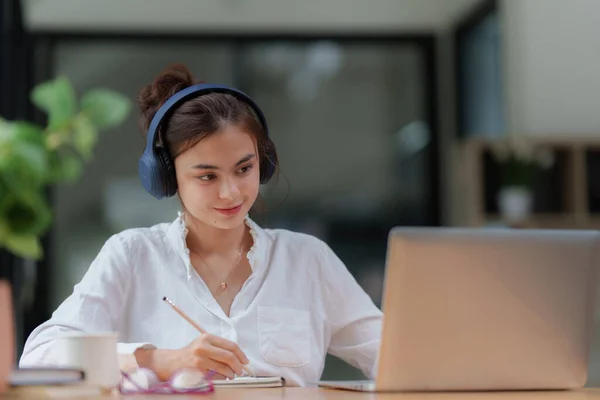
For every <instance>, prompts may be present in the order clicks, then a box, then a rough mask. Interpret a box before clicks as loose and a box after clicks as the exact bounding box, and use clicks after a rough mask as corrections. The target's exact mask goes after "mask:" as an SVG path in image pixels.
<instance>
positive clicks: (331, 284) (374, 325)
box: [322, 244, 383, 379]
mask: <svg viewBox="0 0 600 400" xmlns="http://www.w3.org/2000/svg"><path fill="white" fill-rule="evenodd" d="M322 253H323V254H322V257H323V263H322V276H323V278H324V279H323V286H322V287H323V296H324V299H323V300H324V305H325V309H326V315H327V319H328V323H329V328H330V332H331V338H330V343H329V348H328V352H329V353H330V354H332V355H334V356H336V357H339V358H341V359H342V360H344V361H346V362H347V363H349V364H351V365H353V366H354V367H356V368H359V369H360V370H361V371H362V372H363V373H364V374H365V375H366V376H367V377H369V378H370V379H374V378H375V375H376V372H377V371H376V369H377V360H378V356H379V354H378V353H379V344H380V342H381V326H382V319H383V314H382V312H381V311H380V310H379V308H378V307H377V306H376V305H375V304H374V303H373V300H372V299H371V297H369V295H368V294H367V293H366V292H365V291H364V290H363V288H362V287H361V286H360V285H359V284H358V283H357V282H356V279H354V277H353V276H352V274H351V273H350V271H348V269H347V268H346V266H345V265H344V263H343V262H342V261H341V260H340V259H339V258H338V257H337V255H336V254H335V253H334V252H333V250H331V248H329V246H327V245H326V244H325V245H324V247H323V250H322Z"/></svg>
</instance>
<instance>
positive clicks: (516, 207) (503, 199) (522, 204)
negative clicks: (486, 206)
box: [498, 186, 533, 223]
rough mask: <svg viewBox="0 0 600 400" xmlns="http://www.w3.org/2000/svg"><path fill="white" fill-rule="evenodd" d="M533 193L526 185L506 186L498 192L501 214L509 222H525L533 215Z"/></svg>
mask: <svg viewBox="0 0 600 400" xmlns="http://www.w3.org/2000/svg"><path fill="white" fill-rule="evenodd" d="M532 207H533V193H532V192H531V190H529V189H528V188H526V187H522V186H506V187H503V188H502V189H500V192H499V193H498V209H499V210H500V216H501V217H502V219H503V220H504V221H505V222H507V223H518V222H524V221H526V220H527V219H529V217H530V216H531V209H532Z"/></svg>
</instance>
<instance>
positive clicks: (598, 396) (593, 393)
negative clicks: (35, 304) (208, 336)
mask: <svg viewBox="0 0 600 400" xmlns="http://www.w3.org/2000/svg"><path fill="white" fill-rule="evenodd" d="M166 397H170V398H172V399H178V400H184V399H185V400H192V399H193V400H201V399H217V400H230V399H231V400H233V399H240V400H259V399H260V400H262V399H266V400H269V399H286V400H301V399H311V400H312V399H315V400H342V399H343V400H346V399H348V400H359V399H365V400H366V399H373V400H379V399H389V400H392V399H402V400H421V399H426V400H459V399H460V400H462V399H465V400H504V399H507V400H580V399H581V400H582V399H593V400H600V389H585V390H580V391H552V392H546V391H540V392H483V393H482V392H479V393H381V394H375V393H359V392H351V391H346V390H335V389H321V388H283V389H280V388H269V389H223V388H220V389H217V390H216V391H215V392H214V393H212V394H210V395H207V396H189V397H188V396H139V395H138V396H132V397H127V396H126V397H124V399H126V400H157V399H158V398H166ZM104 399H106V397H105V398H104Z"/></svg>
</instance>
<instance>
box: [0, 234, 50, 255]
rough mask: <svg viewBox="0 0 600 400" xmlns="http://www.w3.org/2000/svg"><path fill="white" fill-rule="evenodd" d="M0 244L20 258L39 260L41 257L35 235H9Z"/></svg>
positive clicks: (40, 249)
mask: <svg viewBox="0 0 600 400" xmlns="http://www.w3.org/2000/svg"><path fill="white" fill-rule="evenodd" d="M1 243H3V244H4V246H5V247H6V249H7V250H9V251H10V252H12V253H14V254H15V255H17V256H20V257H24V258H30V259H34V260H39V259H40V258H42V255H43V251H42V245H41V243H40V241H39V239H38V237H37V236H35V235H9V236H8V237H6V238H5V239H4V240H2V241H1Z"/></svg>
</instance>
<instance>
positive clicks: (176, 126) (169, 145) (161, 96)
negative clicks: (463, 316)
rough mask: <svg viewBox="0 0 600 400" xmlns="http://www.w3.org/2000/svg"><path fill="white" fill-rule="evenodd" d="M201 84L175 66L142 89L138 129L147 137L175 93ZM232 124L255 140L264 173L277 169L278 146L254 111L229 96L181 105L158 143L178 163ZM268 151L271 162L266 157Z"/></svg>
mask: <svg viewBox="0 0 600 400" xmlns="http://www.w3.org/2000/svg"><path fill="white" fill-rule="evenodd" d="M197 83H202V82H200V81H197V80H196V79H194V77H193V76H192V74H191V72H190V70H189V69H188V68H187V67H186V66H185V65H183V64H173V65H171V66H170V67H168V68H167V69H166V70H165V71H163V72H162V73H161V74H160V75H158V76H157V77H156V78H155V79H154V81H153V82H152V83H150V84H148V85H146V86H144V87H143V88H142V90H141V91H140V94H139V96H138V105H139V108H140V113H141V114H140V119H139V124H138V125H139V128H140V130H141V131H142V134H143V135H144V137H145V136H146V134H147V131H148V127H149V126H150V123H151V121H152V118H153V117H154V114H156V112H157V111H158V109H159V108H160V106H161V105H162V104H163V103H164V102H165V101H167V100H168V99H169V97H171V96H173V95H174V94H175V93H177V92H179V91H180V90H183V89H185V88H187V87H189V86H192V85H194V84H197ZM228 124H232V125H236V126H240V127H242V128H243V129H244V130H246V131H247V132H249V133H250V134H252V135H253V136H254V138H255V139H256V143H257V148H258V156H259V168H260V169H261V171H263V170H264V168H266V163H273V164H274V165H277V153H276V151H275V145H274V144H273V142H272V141H271V140H270V139H269V137H268V136H267V133H266V132H265V129H264V127H263V125H262V124H261V123H260V121H259V119H258V117H257V115H256V113H255V112H254V110H253V109H252V107H251V106H250V105H249V104H247V103H246V102H244V101H242V100H239V99H237V98H236V97H234V96H232V95H230V94H226V93H210V94H205V95H201V96H198V97H194V98H191V99H189V100H187V101H185V102H184V103H183V104H181V105H179V106H178V107H177V108H176V109H175V110H174V111H173V112H172V114H171V116H170V117H169V118H168V120H167V121H165V122H164V123H163V124H162V126H161V127H160V130H159V132H158V135H159V137H158V139H157V143H160V145H162V146H164V147H165V148H166V149H167V151H168V152H169V154H170V155H171V157H172V158H173V159H174V158H175V157H177V156H178V155H179V154H181V153H183V152H184V151H185V150H187V149H189V148H190V147H192V146H194V145H195V144H196V143H198V142H199V141H200V140H202V139H203V138H205V137H206V136H209V135H211V134H213V133H215V132H217V131H218V130H219V129H221V128H223V126H225V125H228ZM267 149H269V153H270V158H269V157H267V156H266V154H265V153H266V150H267Z"/></svg>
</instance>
